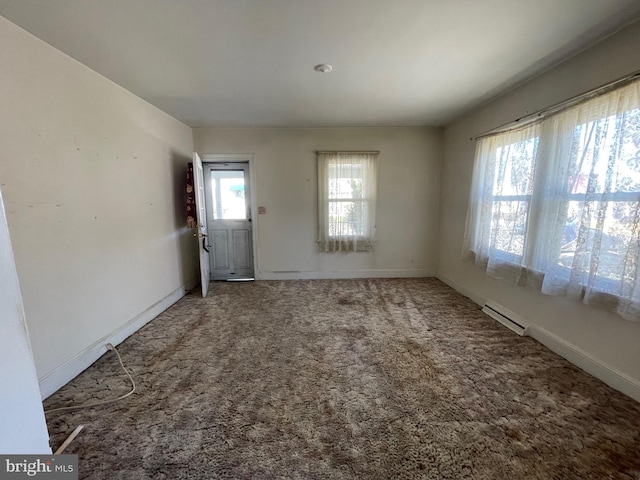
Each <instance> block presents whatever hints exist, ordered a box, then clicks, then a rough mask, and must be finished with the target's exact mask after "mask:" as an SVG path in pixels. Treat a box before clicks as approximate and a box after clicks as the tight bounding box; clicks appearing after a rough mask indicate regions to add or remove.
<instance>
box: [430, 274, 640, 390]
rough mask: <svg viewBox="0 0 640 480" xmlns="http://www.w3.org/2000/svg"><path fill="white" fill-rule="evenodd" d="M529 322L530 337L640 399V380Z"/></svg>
mask: <svg viewBox="0 0 640 480" xmlns="http://www.w3.org/2000/svg"><path fill="white" fill-rule="evenodd" d="M436 278H438V279H439V280H441V281H442V282H444V283H446V284H447V285H449V286H450V287H451V288H453V289H454V290H456V291H458V292H460V293H461V294H462V295H464V296H465V297H468V298H469V299H471V300H472V301H473V302H475V303H477V304H478V305H481V306H482V305H484V304H485V302H486V299H484V298H483V297H481V296H480V295H478V294H476V293H474V292H472V291H471V290H469V289H467V288H464V287H462V286H461V285H460V284H458V283H457V282H455V281H454V280H452V279H451V278H449V277H447V276H446V275H442V274H440V273H438V274H436ZM526 324H527V325H528V329H527V335H528V336H530V337H531V338H534V339H536V340H537V341H538V342H540V343H541V344H543V345H544V346H545V347H547V348H548V349H549V350H551V351H552V352H554V353H557V354H558V355H560V356H561V357H564V358H565V359H566V360H568V361H570V362H571V363H573V364H574V365H575V366H577V367H578V368H581V369H582V370H584V371H585V372H587V373H589V374H590V375H593V376H594V377H596V378H597V379H598V380H601V381H603V382H604V383H606V384H607V385H609V386H610V387H611V388H614V389H616V390H618V391H619V392H622V393H624V394H625V395H628V396H629V397H631V398H633V399H634V400H636V401H638V402H640V382H638V380H636V379H634V378H631V377H629V376H628V375H626V374H624V373H622V372H620V371H619V370H617V369H615V368H613V367H611V366H609V365H607V364H606V363H604V362H601V361H600V360H598V359H597V358H595V357H593V356H592V355H590V354H589V353H587V352H585V351H584V350H582V349H581V348H579V347H576V346H575V345H573V344H571V343H569V342H567V341H565V340H563V339H562V338H560V337H558V336H557V335H555V334H553V333H551V332H549V331H548V330H546V329H544V328H542V327H539V326H537V325H535V324H531V323H530V322H528V321H527V322H526Z"/></svg>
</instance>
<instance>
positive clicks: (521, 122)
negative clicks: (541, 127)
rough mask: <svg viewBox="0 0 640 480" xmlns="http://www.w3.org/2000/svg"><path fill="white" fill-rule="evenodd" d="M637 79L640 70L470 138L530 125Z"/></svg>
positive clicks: (475, 138) (639, 76)
mask: <svg viewBox="0 0 640 480" xmlns="http://www.w3.org/2000/svg"><path fill="white" fill-rule="evenodd" d="M637 79H640V70H638V71H635V72H633V73H631V74H629V75H625V76H624V77H622V78H618V79H617V80H614V81H613V82H609V83H606V84H604V85H601V86H599V87H596V88H594V89H592V90H588V91H586V92H584V93H581V94H579V95H576V96H574V97H571V98H569V99H567V100H565V101H563V102H560V103H556V104H555V105H551V106H550V107H547V108H543V109H541V110H537V111H535V112H533V113H530V114H528V115H524V116H523V117H520V118H516V119H515V120H514V121H512V122H509V123H505V124H504V125H500V126H499V127H496V128H493V129H491V130H489V131H487V132H484V133H481V134H479V135H476V136H475V137H471V138H470V140H478V139H479V138H484V137H489V136H491V135H495V134H497V133H503V132H508V131H509V130H515V129H517V128H522V127H525V126H527V125H530V124H531V123H534V122H536V121H537V120H541V119H543V118H545V117H548V116H550V115H553V114H554V113H558V112H560V111H562V110H566V109H567V108H570V107H573V106H574V105H577V104H578V103H581V102H584V101H586V100H590V99H592V98H595V97H597V96H599V95H604V94H605V93H608V92H610V91H612V90H614V89H616V88H618V87H622V86H624V85H627V84H629V83H632V82H634V81H635V80H637Z"/></svg>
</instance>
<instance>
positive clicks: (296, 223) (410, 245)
mask: <svg viewBox="0 0 640 480" xmlns="http://www.w3.org/2000/svg"><path fill="white" fill-rule="evenodd" d="M441 144H442V130H441V129H439V128H424V127H415V128H226V129H225V128H196V129H194V148H195V149H196V150H197V151H198V152H199V153H201V154H210V153H220V154H223V153H250V154H253V165H252V168H253V169H254V172H253V173H254V175H255V178H256V181H257V185H256V189H255V191H254V195H257V202H256V204H257V205H261V206H265V207H266V209H267V213H266V214H265V215H255V214H254V215H253V217H254V228H257V232H256V235H255V236H256V237H257V259H258V271H257V272H256V277H257V278H262V279H266V278H339V277H375V276H383V277H384V276H389V277H396V276H425V275H433V273H434V271H435V265H436V257H435V253H436V251H435V248H436V240H437V238H436V227H437V212H438V207H437V203H438V196H439V188H438V183H439V175H440V159H441ZM316 150H379V151H380V166H379V183H378V212H377V225H378V243H377V245H376V248H375V251H374V252H371V253H364V252H358V253H321V252H319V251H318V247H317V245H316V243H315V242H316V234H317V231H316V225H317V212H316V208H317V200H316V193H317V174H316V154H315V152H316Z"/></svg>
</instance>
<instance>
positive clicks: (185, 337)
mask: <svg viewBox="0 0 640 480" xmlns="http://www.w3.org/2000/svg"><path fill="white" fill-rule="evenodd" d="M211 287H212V289H211V291H210V292H209V296H208V297H207V298H206V299H202V298H200V297H199V296H198V295H197V294H195V293H194V294H191V295H188V296H186V297H185V298H183V299H182V300H181V301H179V302H178V303H177V304H176V305H174V306H173V307H171V308H170V309H169V310H167V311H166V312H164V313H163V314H162V315H160V316H159V317H158V318H157V319H155V320H154V321H153V322H151V323H150V324H148V325H147V326H146V327H145V328H143V329H142V330H140V331H139V332H138V333H136V334H135V335H133V336H132V337H130V338H129V339H128V340H126V341H125V342H124V343H123V344H122V345H120V346H119V347H118V350H119V351H120V353H121V354H122V357H123V360H124V362H125V364H126V365H127V366H128V367H129V369H130V370H131V372H132V374H133V375H134V377H135V379H136V382H137V383H138V391H137V392H136V393H135V394H134V395H132V396H131V397H129V398H127V399H125V400H122V401H121V402H119V403H117V404H112V405H110V406H103V407H97V408H93V409H89V410H77V411H73V412H59V413H51V414H48V424H49V430H50V432H51V444H52V446H53V447H54V449H55V448H57V446H59V445H60V444H61V443H62V441H63V440H64V439H65V438H66V437H67V435H68V434H69V433H71V431H72V430H73V429H74V428H75V427H76V426H77V425H79V424H84V425H85V426H86V427H85V430H84V431H82V432H81V433H80V435H79V436H78V437H77V438H76V440H74V442H73V443H72V444H71V445H70V447H69V448H68V449H67V451H66V452H65V453H77V454H78V455H79V458H80V473H81V475H80V477H81V478H90V479H128V480H134V479H147V478H148V479H215V478H234V479H244V478H255V479H387V478H388V479H409V478H411V479H413V478H416V479H417V478H423V479H438V480H442V479H462V478H473V479H492V480H495V479H537V480H539V479H629V480H631V479H633V480H638V478H640V404H638V403H636V402H634V401H633V400H631V399H629V398H627V397H625V396H624V395H622V394H620V393H618V392H616V391H614V390H612V389H611V388H609V387H607V386H606V385H604V384H603V383H602V382H600V381H598V380H596V379H595V378H593V377H591V376H589V375H587V374H586V373H584V372H582V371H581V370H579V369H578V368H576V367H574V366H572V365H571V364H569V363H568V362H566V361H565V360H564V359H562V358H560V357H558V356H556V355H555V354H553V353H551V352H550V351H548V350H547V349H546V348H544V347H543V346H542V345H540V344H538V343H537V342H536V341H534V340H533V339H531V338H526V337H525V338H521V337H518V336H516V335H515V334H513V333H511V332H510V331H509V330H507V329H505V328H504V327H502V326H501V325H500V324H498V323H497V322H495V321H493V320H492V319H490V318H489V317H486V316H485V315H484V314H482V313H481V312H480V311H479V309H478V307H477V306H476V305H475V304H473V303H472V302H471V301H470V300H468V299H466V298H464V297H463V296H461V295H460V294H458V293H456V292H455V291H453V290H452V289H450V288H449V287H447V286H446V285H444V284H442V283H441V282H439V281H438V280H436V279H397V280H381V279H366V280H326V281H325V280H322V281H286V282H278V281H262V282H253V283H213V284H212V285H211ZM128 389H129V385H128V383H127V378H126V376H125V375H124V374H123V373H122V372H121V370H120V367H119V365H118V363H117V359H116V358H115V355H114V354H113V353H108V354H107V355H105V356H104V357H102V358H101V359H100V360H99V361H98V362H96V364H94V365H93V366H91V367H90V368H89V369H87V370H86V371H85V372H84V373H82V374H81V375H80V376H79V377H77V378H76V379H75V380H73V381H72V382H71V383H70V384H68V385H67V386H65V387H64V388H63V389H61V390H60V391H59V392H57V393H56V394H54V395H53V396H52V397H50V398H49V399H48V400H47V401H46V405H45V407H46V408H53V407H59V406H65V405H70V404H77V403H84V402H89V401H95V400H100V399H104V398H109V397H113V396H117V395H119V394H122V393H125V392H126V391H128Z"/></svg>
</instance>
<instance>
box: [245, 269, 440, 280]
mask: <svg viewBox="0 0 640 480" xmlns="http://www.w3.org/2000/svg"><path fill="white" fill-rule="evenodd" d="M434 274H435V271H434V270H433V269H414V270H405V269H402V270H401V269H397V270H393V269H388V270H387V269H379V270H336V271H331V272H318V271H275V272H269V271H261V272H258V273H257V274H256V280H333V279H346V278H420V277H433V276H434Z"/></svg>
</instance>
